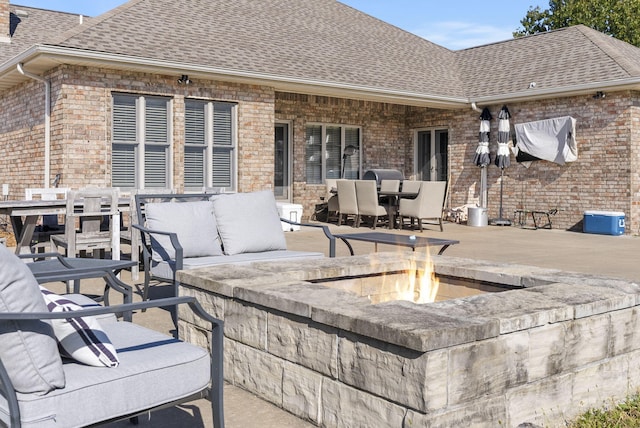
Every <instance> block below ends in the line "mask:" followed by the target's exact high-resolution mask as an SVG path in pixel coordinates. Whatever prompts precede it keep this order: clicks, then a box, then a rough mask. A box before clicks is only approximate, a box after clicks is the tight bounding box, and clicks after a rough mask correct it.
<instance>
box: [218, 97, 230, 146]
mask: <svg viewBox="0 0 640 428" xmlns="http://www.w3.org/2000/svg"><path fill="white" fill-rule="evenodd" d="M232 109H233V104H229V103H214V105H213V145H214V146H231V145H233V135H232V129H233V127H232V125H231V120H232Z"/></svg>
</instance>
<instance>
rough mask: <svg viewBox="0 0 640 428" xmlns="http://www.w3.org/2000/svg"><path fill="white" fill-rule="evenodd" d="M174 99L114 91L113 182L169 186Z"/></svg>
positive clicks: (115, 183) (133, 187)
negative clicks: (172, 100) (171, 121)
mask: <svg viewBox="0 0 640 428" xmlns="http://www.w3.org/2000/svg"><path fill="white" fill-rule="evenodd" d="M170 116H171V99H169V98H164V97H150V96H149V97H148V96H139V95H128V94H113V120H112V124H113V129H112V136H113V138H112V160H111V184H112V186H114V187H120V188H125V189H127V188H130V189H136V188H143V187H144V188H153V187H160V188H169V187H171V180H170V177H171V172H170V148H171V144H170V142H171V133H170V129H171V126H170Z"/></svg>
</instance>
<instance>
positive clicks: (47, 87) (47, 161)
mask: <svg viewBox="0 0 640 428" xmlns="http://www.w3.org/2000/svg"><path fill="white" fill-rule="evenodd" d="M16 67H17V69H18V72H19V73H20V74H22V75H23V76H27V77H29V78H31V79H34V80H37V81H39V82H42V83H44V91H45V92H44V186H43V187H44V188H45V189H48V188H49V181H50V180H49V178H50V177H49V176H50V175H51V82H50V81H49V80H47V79H45V78H44V77H42V76H38V75H37V74H32V73H29V72H28V71H25V70H24V68H23V65H22V63H19V64H17V65H16Z"/></svg>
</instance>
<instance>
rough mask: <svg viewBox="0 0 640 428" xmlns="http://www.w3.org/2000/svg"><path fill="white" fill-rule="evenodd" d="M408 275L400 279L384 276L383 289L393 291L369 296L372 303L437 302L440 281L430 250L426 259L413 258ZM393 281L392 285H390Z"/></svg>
mask: <svg viewBox="0 0 640 428" xmlns="http://www.w3.org/2000/svg"><path fill="white" fill-rule="evenodd" d="M409 262H410V267H409V269H408V270H407V275H402V276H400V277H398V276H397V275H395V276H390V275H384V276H383V277H382V284H381V286H382V289H383V290H384V289H389V290H392V291H391V292H390V293H388V294H385V295H377V296H372V295H370V296H369V299H370V300H371V302H372V303H374V304H376V303H382V302H385V301H390V300H406V301H409V302H414V303H432V302H435V301H436V296H437V294H438V289H439V288H440V280H439V279H438V278H437V277H436V274H435V268H434V264H433V261H432V260H431V256H430V254H429V249H428V247H427V251H426V253H425V257H424V258H423V259H420V258H419V257H412V258H411V259H410V260H409ZM389 281H393V283H392V284H388V282H389Z"/></svg>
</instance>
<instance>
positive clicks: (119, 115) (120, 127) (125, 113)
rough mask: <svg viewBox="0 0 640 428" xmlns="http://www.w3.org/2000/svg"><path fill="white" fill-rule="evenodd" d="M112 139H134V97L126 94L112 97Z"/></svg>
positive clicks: (131, 140)
mask: <svg viewBox="0 0 640 428" xmlns="http://www.w3.org/2000/svg"><path fill="white" fill-rule="evenodd" d="M113 141H121V142H122V141H127V142H135V141H136V99H135V97H130V96H126V95H115V96H114V97H113Z"/></svg>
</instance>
